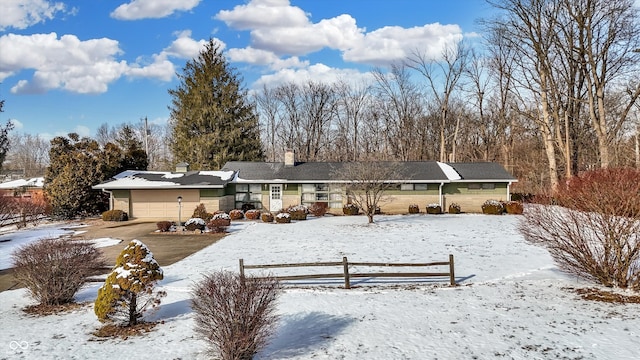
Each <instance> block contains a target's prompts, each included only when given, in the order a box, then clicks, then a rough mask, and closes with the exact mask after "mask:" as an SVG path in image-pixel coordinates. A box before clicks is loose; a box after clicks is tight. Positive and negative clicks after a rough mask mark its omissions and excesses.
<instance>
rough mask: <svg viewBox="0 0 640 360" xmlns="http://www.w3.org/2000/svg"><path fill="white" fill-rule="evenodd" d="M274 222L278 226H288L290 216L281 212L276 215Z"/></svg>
mask: <svg viewBox="0 0 640 360" xmlns="http://www.w3.org/2000/svg"><path fill="white" fill-rule="evenodd" d="M276 222H277V223H278V224H288V223H290V222H291V215H290V214H289V213H287V212H281V213H279V214H278V215H276Z"/></svg>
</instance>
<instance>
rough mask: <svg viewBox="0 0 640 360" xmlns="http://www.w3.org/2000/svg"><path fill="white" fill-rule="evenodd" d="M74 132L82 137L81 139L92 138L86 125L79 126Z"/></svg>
mask: <svg viewBox="0 0 640 360" xmlns="http://www.w3.org/2000/svg"><path fill="white" fill-rule="evenodd" d="M73 132H74V133H76V134H78V135H80V137H85V136H86V137H89V136H91V130H89V128H88V127H86V126H84V125H78V126H76V127H75V128H74V129H73Z"/></svg>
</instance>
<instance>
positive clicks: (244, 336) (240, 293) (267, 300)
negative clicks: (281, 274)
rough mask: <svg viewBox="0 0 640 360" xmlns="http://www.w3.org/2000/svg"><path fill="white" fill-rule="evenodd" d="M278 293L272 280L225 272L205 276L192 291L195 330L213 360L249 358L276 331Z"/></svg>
mask: <svg viewBox="0 0 640 360" xmlns="http://www.w3.org/2000/svg"><path fill="white" fill-rule="evenodd" d="M279 294H280V284H279V283H278V281H277V280H275V279H273V278H269V277H266V278H257V277H251V276H247V277H245V278H241V277H240V275H238V274H235V273H231V272H226V271H222V272H215V273H212V274H208V275H205V277H204V279H203V280H202V281H200V282H199V283H197V284H196V285H195V287H194V289H193V291H192V297H191V307H192V308H193V310H194V314H195V315H194V321H195V331H196V333H197V334H198V335H199V337H200V338H202V339H203V340H205V341H206V342H207V343H208V344H209V346H210V349H209V350H210V352H211V353H212V354H211V355H213V357H215V358H219V359H223V360H245V359H247V360H248V359H252V358H253V356H254V355H255V354H256V353H258V351H260V350H261V349H262V348H264V347H265V346H266V344H267V342H268V340H269V338H270V337H271V336H272V335H273V333H274V331H275V329H276V321H277V316H276V305H277V304H276V301H277V299H278V295H279Z"/></svg>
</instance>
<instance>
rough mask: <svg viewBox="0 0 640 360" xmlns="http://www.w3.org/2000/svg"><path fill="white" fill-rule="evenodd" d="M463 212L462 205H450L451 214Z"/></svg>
mask: <svg viewBox="0 0 640 360" xmlns="http://www.w3.org/2000/svg"><path fill="white" fill-rule="evenodd" d="M461 212H462V209H461V207H460V205H458V204H456V203H451V204H450V205H449V214H460V213H461Z"/></svg>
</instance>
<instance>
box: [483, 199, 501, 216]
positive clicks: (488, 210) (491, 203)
mask: <svg viewBox="0 0 640 360" xmlns="http://www.w3.org/2000/svg"><path fill="white" fill-rule="evenodd" d="M482 213H483V214H488V215H502V214H503V213H504V206H503V205H502V203H501V202H500V201H498V200H487V201H485V202H484V204H482Z"/></svg>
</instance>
